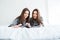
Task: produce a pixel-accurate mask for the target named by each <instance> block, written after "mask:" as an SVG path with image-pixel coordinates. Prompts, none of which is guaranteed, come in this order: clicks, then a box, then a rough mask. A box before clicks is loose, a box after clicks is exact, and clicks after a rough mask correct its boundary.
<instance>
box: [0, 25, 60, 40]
mask: <svg viewBox="0 0 60 40" xmlns="http://www.w3.org/2000/svg"><path fill="white" fill-rule="evenodd" d="M0 39H6V40H7V39H12V40H60V26H46V27H38V28H13V27H7V26H1V27H0Z"/></svg>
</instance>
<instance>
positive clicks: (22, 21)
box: [9, 8, 30, 28]
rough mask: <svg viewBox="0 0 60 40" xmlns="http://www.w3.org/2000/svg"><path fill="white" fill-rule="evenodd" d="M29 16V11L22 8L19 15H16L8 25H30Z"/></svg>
mask: <svg viewBox="0 0 60 40" xmlns="http://www.w3.org/2000/svg"><path fill="white" fill-rule="evenodd" d="M29 17H30V11H29V9H28V8H24V9H23V11H22V13H21V15H20V16H18V17H17V18H16V19H15V20H14V21H13V23H12V24H11V25H9V27H11V26H14V27H21V26H23V27H27V28H29V27H30V23H29Z"/></svg>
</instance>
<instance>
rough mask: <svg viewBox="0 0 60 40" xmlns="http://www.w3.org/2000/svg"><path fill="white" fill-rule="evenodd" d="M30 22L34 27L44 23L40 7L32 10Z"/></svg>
mask: <svg viewBox="0 0 60 40" xmlns="http://www.w3.org/2000/svg"><path fill="white" fill-rule="evenodd" d="M30 24H31V26H32V27H33V26H41V25H43V22H42V17H41V16H40V13H39V10H38V9H34V10H33V11H32V17H31V18H30Z"/></svg>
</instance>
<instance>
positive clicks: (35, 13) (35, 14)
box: [33, 11, 37, 19]
mask: <svg viewBox="0 0 60 40" xmlns="http://www.w3.org/2000/svg"><path fill="white" fill-rule="evenodd" d="M33 18H34V19H36V18H37V11H34V12H33Z"/></svg>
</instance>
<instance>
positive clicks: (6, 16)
mask: <svg viewBox="0 0 60 40" xmlns="http://www.w3.org/2000/svg"><path fill="white" fill-rule="evenodd" d="M25 7H27V8H29V9H30V11H31V12H32V10H33V9H34V8H38V9H39V10H40V13H41V16H42V17H43V20H44V24H48V23H47V22H48V14H47V10H48V9H47V0H0V18H1V19H0V25H9V24H10V23H11V22H12V21H13V20H14V19H15V18H16V17H17V16H19V15H20V13H21V11H22V9H23V8H25Z"/></svg>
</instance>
